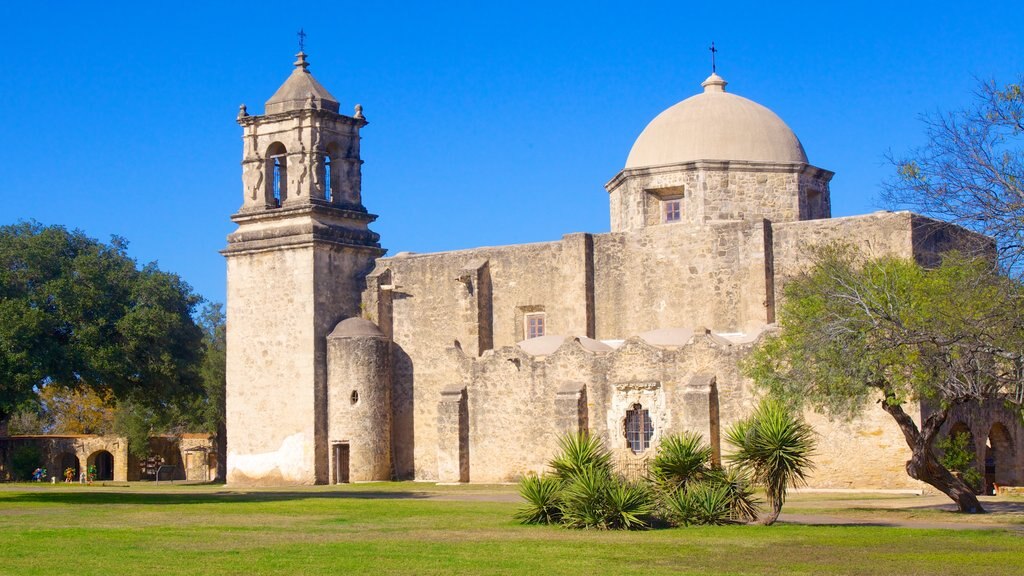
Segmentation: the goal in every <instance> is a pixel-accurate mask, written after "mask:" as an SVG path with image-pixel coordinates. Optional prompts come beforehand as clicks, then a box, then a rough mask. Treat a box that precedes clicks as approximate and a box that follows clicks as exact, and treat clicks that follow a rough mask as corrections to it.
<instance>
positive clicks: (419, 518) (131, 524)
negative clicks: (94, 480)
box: [0, 484, 1024, 576]
mask: <svg viewBox="0 0 1024 576" xmlns="http://www.w3.org/2000/svg"><path fill="white" fill-rule="evenodd" d="M514 490H515V489H514V487H476V486H471V487H434V486H433V485H417V484H373V485H356V486H351V487H344V488H338V487H334V486H331V487H315V488H311V489H296V490H253V491H247V492H236V491H227V490H224V489H223V488H221V487H211V486H202V487H192V486H159V487H157V486H152V485H146V486H141V487H140V486H138V485H134V486H132V487H129V488H105V487H100V486H91V487H89V486H78V485H72V486H60V485H58V486H42V487H36V486H32V487H31V488H21V489H13V490H10V491H3V487H2V486H0V534H2V537H0V574H5V575H6V574H17V575H33V574H39V575H44V574H45V575H51V574H75V575H87V574H103V575H120V574H146V575H149V574H245V575H250V574H323V575H328V574H353V573H354V574H417V575H423V574H452V573H461V574H531V575H534V576H541V575H546V574H573V575H590V574H644V575H650V574H708V573H712V574H986V575H998V574H1014V575H1018V574H1020V573H1021V570H1022V568H1021V566H1022V562H1024V535H1022V533H1021V532H1013V531H1005V530H962V531H961V530H922V529H912V528H880V527H870V526H853V527H849V526H848V527H843V526H794V525H777V526H772V527H755V526H734V527H717V528H715V527H704V528H682V529H667V530H653V531H647V532H628V533H624V532H580V531H569V530H565V529H561V528H551V527H532V526H520V525H518V524H516V523H515V522H514V521H513V520H512V513H513V512H514V510H515V509H516V507H517V504H516V503H514V502H495V501H490V500H493V499H494V497H498V498H502V497H507V496H508V495H509V494H514ZM439 498H447V499H439Z"/></svg>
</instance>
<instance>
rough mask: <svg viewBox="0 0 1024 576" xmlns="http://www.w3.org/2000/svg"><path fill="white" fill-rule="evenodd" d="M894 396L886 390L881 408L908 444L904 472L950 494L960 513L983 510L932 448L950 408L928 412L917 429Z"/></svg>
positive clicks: (972, 494)
mask: <svg viewBox="0 0 1024 576" xmlns="http://www.w3.org/2000/svg"><path fill="white" fill-rule="evenodd" d="M893 398H894V396H893V395H891V394H889V393H886V398H885V399H884V400H882V409H883V410H885V411H886V412H888V413H889V415H890V416H892V417H893V419H894V420H896V423H897V424H898V425H899V427H900V430H901V431H902V432H903V437H904V438H905V439H906V441H907V446H909V447H910V451H911V457H910V460H907V474H909V475H910V477H911V478H913V479H915V480H920V481H921V482H924V483H926V484H928V485H930V486H933V487H934V488H936V489H937V490H938V491H940V492H942V493H943V494H945V495H946V496H949V498H950V499H951V500H953V502H956V506H957V509H958V510H959V511H960V512H965V513H967V514H980V513H983V512H985V509H984V508H982V507H981V503H980V502H978V497H977V496H975V495H974V491H973V490H971V488H970V487H969V486H967V484H965V483H964V482H963V481H962V480H960V479H959V478H957V477H956V476H953V474H951V473H950V471H949V470H947V469H946V467H945V466H943V465H942V464H941V463H940V462H939V459H938V458H936V457H935V453H934V452H933V451H932V445H933V444H935V438H936V435H937V434H938V431H939V429H940V428H941V427H942V424H943V422H945V421H946V417H947V416H948V415H949V408H942V409H940V410H938V411H936V412H934V413H932V414H931V415H929V416H928V417H927V418H925V420H924V422H922V423H921V429H920V430H918V428H917V424H915V423H914V420H913V419H912V418H911V417H910V416H909V415H907V413H906V412H904V411H903V406H901V405H900V404H898V403H895V402H890V401H891V400H892V399H893Z"/></svg>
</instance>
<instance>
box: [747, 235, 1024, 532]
mask: <svg viewBox="0 0 1024 576" xmlns="http://www.w3.org/2000/svg"><path fill="white" fill-rule="evenodd" d="M815 258H816V261H817V263H816V264H815V265H814V266H813V267H812V268H811V269H810V270H809V271H808V272H806V273H805V274H803V275H801V276H799V277H797V278H795V279H793V280H792V281H791V282H790V283H789V284H787V285H786V287H785V289H784V299H783V302H782V306H781V309H780V321H779V324H780V328H781V329H780V330H779V332H778V333H776V334H775V335H772V336H769V337H767V338H766V339H765V340H763V341H762V342H761V344H760V345H759V347H758V348H757V349H756V350H755V352H754V354H753V355H752V356H751V357H750V359H749V360H748V362H747V364H746V365H745V371H746V372H747V374H748V375H749V376H751V377H752V378H753V379H754V380H755V382H756V383H758V384H759V385H761V386H763V387H765V388H767V389H768V390H769V391H770V392H771V393H772V394H773V395H775V396H776V397H778V398H782V399H784V400H785V401H788V402H790V403H792V404H793V405H797V406H799V405H805V404H806V405H810V406H811V407H813V408H815V409H818V410H819V411H823V412H826V413H828V414H830V415H832V416H846V417H850V416H854V415H856V414H858V413H860V412H861V411H863V410H865V409H866V408H867V407H868V406H869V405H872V404H875V405H877V406H879V407H880V408H881V409H882V410H885V411H886V412H887V413H888V414H889V415H890V416H891V417H892V418H893V419H894V420H895V422H896V423H897V425H898V426H899V428H900V430H901V431H902V433H903V436H904V439H905V441H906V443H907V445H908V446H909V447H910V449H911V458H910V460H909V461H908V462H907V464H906V469H907V473H908V474H909V475H910V476H911V477H912V478H915V479H917V480H921V481H923V482H926V483H928V484H930V485H932V486H934V487H935V488H936V489H938V490H939V491H941V492H943V493H944V494H946V495H948V496H949V497H950V498H951V499H952V500H953V501H955V502H956V503H957V506H958V508H959V509H960V511H962V512H983V510H982V508H981V506H980V505H979V503H978V500H977V498H976V497H975V495H974V492H973V491H972V490H971V489H970V488H969V487H968V486H967V485H966V484H964V482H962V481H961V480H960V479H958V478H956V477H954V476H953V475H952V474H950V472H949V470H948V469H946V467H944V466H943V465H942V463H941V462H940V461H939V460H938V458H936V455H935V452H934V445H935V442H936V440H937V437H938V433H939V430H940V428H941V427H942V425H943V423H945V421H946V419H947V417H948V416H949V414H950V411H951V410H952V409H954V408H955V407H956V406H958V405H962V404H965V403H968V402H981V401H986V400H1000V399H1007V398H1012V396H1013V395H1012V394H1008V392H1010V391H1012V390H1014V389H1015V387H1016V386H1017V383H1018V382H1020V380H1021V379H1020V376H1021V367H1022V366H1024V362H1022V356H1021V350H1024V345H1022V342H1024V339H1022V337H1021V335H1022V333H1024V321H1022V318H1021V314H1020V296H1021V294H1020V287H1019V285H1018V284H1017V283H1016V282H1014V281H1011V280H1010V279H1009V278H1007V277H1005V276H1002V275H1000V274H998V273H997V271H996V270H995V269H994V267H993V266H992V263H991V261H985V260H979V259H969V258H966V257H962V256H958V255H956V254H949V255H947V256H946V257H945V258H944V260H943V262H942V264H941V266H939V267H938V268H935V269H932V270H927V271H926V270H925V269H924V268H922V267H921V266H918V265H917V264H915V263H914V262H912V261H906V260H901V259H896V258H879V259H872V260H866V261H865V260H864V259H862V258H861V257H860V256H859V255H858V254H857V253H856V251H855V250H853V249H851V248H849V247H844V246H837V245H832V246H827V247H825V248H822V249H819V250H818V251H817V252H816V255H815ZM915 403H917V404H918V405H920V406H923V407H925V408H926V409H925V410H924V415H923V417H922V421H921V426H920V427H918V426H917V424H916V423H915V422H914V419H913V418H912V417H911V415H910V414H908V413H907V409H908V408H909V406H910V405H913V404H915Z"/></svg>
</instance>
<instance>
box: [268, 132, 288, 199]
mask: <svg viewBox="0 0 1024 576" xmlns="http://www.w3.org/2000/svg"><path fill="white" fill-rule="evenodd" d="M264 158H265V159H266V160H264V162H266V166H265V169H264V170H263V173H264V174H266V180H265V185H266V202H267V206H268V207H271V208H279V207H280V206H281V204H283V203H284V201H285V200H286V199H287V198H288V149H287V148H285V147H284V144H282V143H280V142H274V143H272V144H271V145H270V146H267V153H266V154H265V155H264Z"/></svg>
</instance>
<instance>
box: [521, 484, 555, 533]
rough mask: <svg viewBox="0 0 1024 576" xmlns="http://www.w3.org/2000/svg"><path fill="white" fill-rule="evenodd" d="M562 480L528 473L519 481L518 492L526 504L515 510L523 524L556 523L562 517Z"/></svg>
mask: <svg viewBox="0 0 1024 576" xmlns="http://www.w3.org/2000/svg"><path fill="white" fill-rule="evenodd" d="M561 490H562V481H561V480H560V479H558V478H556V477H555V476H549V475H544V476H537V475H536V474H529V475H527V476H524V477H523V479H522V480H520V481H519V494H520V496H522V497H523V500H526V505H525V506H522V507H521V508H519V510H517V511H516V514H515V518H516V520H519V521H520V522H522V523H523V524H557V523H558V522H560V521H561V519H562V509H561V496H560V492H561Z"/></svg>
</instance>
